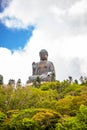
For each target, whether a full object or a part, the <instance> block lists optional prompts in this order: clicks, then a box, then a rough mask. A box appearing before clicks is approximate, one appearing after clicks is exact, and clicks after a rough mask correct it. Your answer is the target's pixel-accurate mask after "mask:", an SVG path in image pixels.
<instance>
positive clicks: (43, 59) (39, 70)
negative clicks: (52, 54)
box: [29, 49, 55, 82]
mask: <svg viewBox="0 0 87 130" xmlns="http://www.w3.org/2000/svg"><path fill="white" fill-rule="evenodd" d="M39 56H40V61H39V62H37V63H35V62H33V63H32V76H30V77H29V80H30V82H32V81H34V80H35V79H36V78H37V77H39V78H40V80H41V81H52V80H53V77H54V78H55V69H54V65H53V63H52V62H51V61H48V52H47V51H46V50H45V49H42V50H41V51H40V52H39Z"/></svg>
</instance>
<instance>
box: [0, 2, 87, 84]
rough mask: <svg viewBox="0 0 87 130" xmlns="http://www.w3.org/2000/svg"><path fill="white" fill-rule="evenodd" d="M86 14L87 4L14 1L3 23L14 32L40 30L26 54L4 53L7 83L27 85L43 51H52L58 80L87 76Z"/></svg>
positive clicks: (2, 65)
mask: <svg viewBox="0 0 87 130" xmlns="http://www.w3.org/2000/svg"><path fill="white" fill-rule="evenodd" d="M75 12H76V13H75ZM79 12H80V13H79ZM86 13H87V8H86V0H61V1H60V0H54V1H53V0H32V1H31V0H27V1H24V0H13V2H12V3H11V4H10V6H9V8H6V10H5V11H4V12H3V14H0V18H1V20H2V21H3V23H4V24H6V26H8V27H11V28H12V27H16V28H26V27H27V26H29V25H31V24H34V25H36V29H35V30H34V32H33V35H32V37H31V39H30V40H29V41H28V42H27V43H26V46H25V48H24V49H23V50H19V51H14V53H13V54H12V53H11V52H10V50H7V49H4V48H2V49H0V54H1V56H0V57H1V58H0V63H1V67H0V73H2V74H3V75H4V77H5V81H7V80H9V78H15V79H16V80H17V79H18V78H21V79H22V81H23V83H25V82H26V80H27V79H28V76H29V75H31V74H32V62H33V61H35V62H37V61H39V54H38V53H39V51H40V49H42V48H45V49H47V50H48V53H49V60H51V61H53V63H54V65H55V69H56V76H57V79H60V80H63V79H65V78H67V77H68V76H69V75H71V76H73V77H74V78H77V77H79V76H80V75H81V74H85V75H86V73H87V60H86V59H87V54H86V48H87V43H86V41H87V24H86V21H87V19H86ZM80 14H81V15H80ZM8 18H9V19H8ZM2 68H3V69H2Z"/></svg>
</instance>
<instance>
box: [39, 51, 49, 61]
mask: <svg viewBox="0 0 87 130" xmlns="http://www.w3.org/2000/svg"><path fill="white" fill-rule="evenodd" d="M39 56H40V60H43V61H44V60H47V58H48V52H47V51H46V50H45V49H42V50H41V51H40V52H39Z"/></svg>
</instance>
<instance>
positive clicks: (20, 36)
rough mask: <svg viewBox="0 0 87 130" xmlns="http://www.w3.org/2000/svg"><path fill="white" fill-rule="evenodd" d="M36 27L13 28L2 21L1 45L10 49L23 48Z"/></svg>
mask: <svg viewBox="0 0 87 130" xmlns="http://www.w3.org/2000/svg"><path fill="white" fill-rule="evenodd" d="M33 29H34V27H33V26H30V27H28V28H27V29H11V28H8V27H6V26H5V25H4V24H2V23H0V47H5V48H8V49H10V50H17V49H23V48H24V46H25V44H26V43H27V41H28V40H29V39H30V37H31V36H32V32H33Z"/></svg>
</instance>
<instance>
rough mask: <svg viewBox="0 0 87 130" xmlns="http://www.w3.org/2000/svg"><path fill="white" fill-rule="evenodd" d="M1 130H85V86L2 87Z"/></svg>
mask: <svg viewBox="0 0 87 130" xmlns="http://www.w3.org/2000/svg"><path fill="white" fill-rule="evenodd" d="M0 130H87V84H85V83H84V84H77V83H72V84H71V83H69V82H68V81H63V82H59V81H56V82H47V83H43V84H39V86H37V87H35V86H34V85H32V86H28V85H27V86H21V85H18V86H16V88H14V86H13V85H11V84H8V85H2V84H1V86H0Z"/></svg>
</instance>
